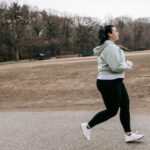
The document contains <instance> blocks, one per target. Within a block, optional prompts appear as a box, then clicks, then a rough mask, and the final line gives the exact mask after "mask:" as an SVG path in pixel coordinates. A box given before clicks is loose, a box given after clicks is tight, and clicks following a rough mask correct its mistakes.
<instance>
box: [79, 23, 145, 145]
mask: <svg viewBox="0 0 150 150" xmlns="http://www.w3.org/2000/svg"><path fill="white" fill-rule="evenodd" d="M99 40H100V46H98V47H96V48H94V54H95V55H96V56H97V57H98V71H99V73H98V77H97V88H98V90H99V91H100V93H101V95H102V98H103V101H104V104H105V106H106V110H103V111H101V112H99V113H97V114H96V115H95V116H94V117H93V118H92V119H91V121H89V122H88V123H81V128H82V131H83V134H84V136H85V138H86V139H88V140H90V134H91V128H93V127H94V126H96V125H98V124H100V123H102V122H104V121H106V120H108V119H110V118H112V117H114V116H115V115H116V114H117V112H118V110H119V108H120V121H121V124H122V126H123V129H124V132H125V141H126V142H132V141H136V140H139V139H141V138H142V137H143V135H142V134H137V133H133V132H131V128H130V110H129V97H128V93H127V90H126V88H125V86H124V83H123V79H124V77H125V72H124V71H125V70H126V69H131V68H132V66H133V63H132V62H131V61H128V60H127V61H126V60H125V56H124V53H123V51H122V50H121V49H120V47H119V46H117V45H116V44H115V42H116V41H117V40H119V33H118V31H117V29H116V27H115V26H113V25H107V26H104V27H101V29H100V31H99Z"/></svg>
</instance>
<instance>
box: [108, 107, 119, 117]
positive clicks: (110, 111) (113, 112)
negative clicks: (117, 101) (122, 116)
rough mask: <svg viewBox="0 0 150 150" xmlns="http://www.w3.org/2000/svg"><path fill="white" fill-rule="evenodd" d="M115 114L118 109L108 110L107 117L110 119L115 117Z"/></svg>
mask: <svg viewBox="0 0 150 150" xmlns="http://www.w3.org/2000/svg"><path fill="white" fill-rule="evenodd" d="M117 113H118V109H114V110H108V116H109V117H110V118H111V117H114V116H116V115H117Z"/></svg>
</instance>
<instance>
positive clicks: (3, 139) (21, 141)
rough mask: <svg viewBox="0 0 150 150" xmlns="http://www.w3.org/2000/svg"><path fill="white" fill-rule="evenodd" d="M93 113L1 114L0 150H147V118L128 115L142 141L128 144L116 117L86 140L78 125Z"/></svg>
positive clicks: (149, 129)
mask: <svg viewBox="0 0 150 150" xmlns="http://www.w3.org/2000/svg"><path fill="white" fill-rule="evenodd" d="M95 113H96V112H94V111H45V112H0V150H131V149H132V150H149V149H150V116H149V115H142V114H135V113H134V114H131V115H132V116H131V125H132V128H133V130H134V131H135V130H139V131H140V132H141V133H143V134H144V138H143V139H142V140H141V141H139V142H135V143H130V144H127V143H125V141H124V133H123V129H122V126H121V124H120V120H119V115H117V116H116V117H114V118H112V119H110V120H108V121H107V122H104V123H102V124H100V125H98V126H96V127H95V128H93V129H92V135H91V138H92V140H91V141H87V140H86V139H85V138H84V136H83V134H82V132H81V128H80V123H81V122H85V121H88V120H89V119H91V117H93V115H94V114H95Z"/></svg>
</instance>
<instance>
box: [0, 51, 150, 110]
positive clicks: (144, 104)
mask: <svg viewBox="0 0 150 150" xmlns="http://www.w3.org/2000/svg"><path fill="white" fill-rule="evenodd" d="M126 57H127V59H129V60H132V61H133V62H134V69H133V70H132V71H126V78H125V80H124V82H125V84H126V87H127V89H128V93H129V96H130V101H131V103H130V104H131V110H132V111H136V112H140V113H149V112H150V51H144V52H130V53H127V54H126ZM96 77H97V62H96V57H82V58H67V59H50V60H43V61H31V62H27V61H26V62H18V63H1V64H0V111H18V110H19V111H49V110H98V109H102V108H103V107H104V105H103V101H102V98H101V95H100V94H99V92H98V90H97V89H96V85H95V82H96Z"/></svg>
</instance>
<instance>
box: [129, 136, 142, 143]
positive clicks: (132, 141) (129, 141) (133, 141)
mask: <svg viewBox="0 0 150 150" xmlns="http://www.w3.org/2000/svg"><path fill="white" fill-rule="evenodd" d="M143 137H144V135H143V136H142V137H140V138H139V139H136V140H132V141H126V143H132V142H135V141H139V140H140V139H142V138H143Z"/></svg>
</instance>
